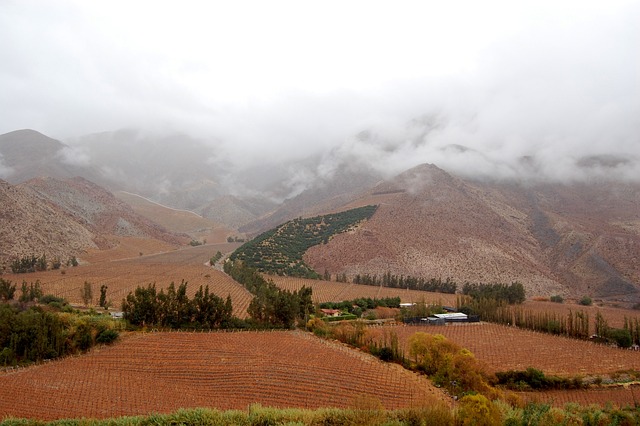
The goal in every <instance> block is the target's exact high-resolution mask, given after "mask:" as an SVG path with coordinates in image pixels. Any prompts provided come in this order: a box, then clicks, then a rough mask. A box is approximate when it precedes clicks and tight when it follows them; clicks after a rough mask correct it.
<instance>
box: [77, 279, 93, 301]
mask: <svg viewBox="0 0 640 426" xmlns="http://www.w3.org/2000/svg"><path fill="white" fill-rule="evenodd" d="M80 297H82V301H83V302H84V304H85V306H89V303H91V302H93V286H92V285H91V283H90V282H89V281H85V282H84V285H83V286H82V288H81V289H80Z"/></svg>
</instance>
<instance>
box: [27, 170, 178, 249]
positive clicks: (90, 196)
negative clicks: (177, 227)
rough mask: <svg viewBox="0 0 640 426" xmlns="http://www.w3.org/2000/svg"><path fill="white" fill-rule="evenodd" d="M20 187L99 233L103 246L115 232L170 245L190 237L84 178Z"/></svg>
mask: <svg viewBox="0 0 640 426" xmlns="http://www.w3.org/2000/svg"><path fill="white" fill-rule="evenodd" d="M20 187H21V188H23V189H24V190H25V191H32V193H33V194H34V195H35V196H36V197H38V198H40V199H41V200H42V201H43V202H48V203H50V204H52V205H54V206H56V207H57V208H58V209H59V210H60V211H61V212H63V213H65V214H66V215H68V216H69V217H71V218H73V220H75V221H76V222H78V223H79V224H81V225H83V226H84V227H86V228H87V229H89V230H90V231H91V232H92V233H93V234H94V235H95V236H96V237H95V238H94V241H95V242H96V244H97V245H98V246H99V247H100V248H106V247H107V246H109V244H110V243H108V242H107V240H106V239H105V238H104V237H105V236H112V235H113V236H122V237H137V238H147V239H155V240H160V241H164V242H167V243H170V244H180V243H184V242H185V240H186V239H187V237H186V236H184V235H183V236H179V235H176V234H173V233H171V232H169V231H167V230H166V229H165V228H163V227H161V226H160V225H158V224H156V223H154V222H152V221H150V220H149V219H147V218H145V217H143V216H141V215H139V214H137V213H135V212H134V211H133V209H132V208H131V207H130V206H129V205H128V204H125V203H124V202H122V201H120V200H118V199H117V198H116V197H115V196H114V195H113V194H112V193H110V192H109V191H107V190H105V189H104V188H102V187H100V186H98V185H96V184H94V183H92V182H90V181H88V180H86V179H84V178H81V177H75V178H71V179H65V180H59V179H54V178H36V179H32V180H29V181H27V182H25V183H24V184H21V185H20Z"/></svg>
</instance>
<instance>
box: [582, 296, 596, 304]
mask: <svg viewBox="0 0 640 426" xmlns="http://www.w3.org/2000/svg"><path fill="white" fill-rule="evenodd" d="M579 303H580V304H581V305H583V306H591V304H592V303H593V300H591V298H590V297H589V296H584V297H583V298H582V299H580V302H579Z"/></svg>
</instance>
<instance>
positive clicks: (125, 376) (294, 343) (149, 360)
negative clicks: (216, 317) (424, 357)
mask: <svg viewBox="0 0 640 426" xmlns="http://www.w3.org/2000/svg"><path fill="white" fill-rule="evenodd" d="M0 387H1V388H2V389H4V390H5V392H4V393H5V395H6V397H5V398H3V399H2V400H1V401H0V417H2V416H7V415H13V416H33V417H37V418H41V419H54V418H62V417H79V416H86V417H98V418H104V417H110V416H119V415H125V414H126V415H133V414H143V413H150V412H152V411H156V412H169V411H175V410H176V409H178V408H188V407H198V406H205V407H214V408H219V409H245V408H247V406H248V405H249V404H252V403H260V404H262V405H265V406H277V407H300V408H318V407H342V408H346V407H349V406H352V405H353V404H354V401H355V399H356V398H357V397H360V396H365V397H367V398H372V399H377V400H379V401H380V402H381V403H382V404H383V405H384V406H385V407H386V408H389V409H394V408H403V407H410V406H416V405H423V404H432V403H434V402H435V400H437V399H440V400H442V399H443V398H444V397H443V396H442V394H441V393H440V391H439V390H437V389H435V388H434V387H433V386H432V385H431V384H430V382H428V381H427V380H426V379H425V378H423V377H420V376H416V375H414V374H412V373H410V372H408V371H406V370H403V369H402V368H399V367H398V366H396V365H390V364H385V363H382V362H380V361H378V360H377V359H374V358H373V357H369V356H365V355H362V354H357V353H355V352H353V351H350V350H349V351H345V350H343V349H341V347H340V346H339V345H337V344H333V343H327V342H322V341H320V340H318V339H317V338H315V337H311V336H309V335H307V334H306V333H301V332H240V333H148V334H138V335H134V336H131V337H128V338H125V340H124V341H123V342H121V343H120V344H118V345H115V346H111V347H104V348H101V349H99V350H95V351H93V352H92V353H90V354H88V355H86V356H84V357H73V358H67V359H64V360H60V361H56V362H51V363H48V364H44V365H39V366H36V367H33V368H29V369H25V370H20V371H17V372H14V373H6V374H2V375H0ZM62 401H65V402H64V403H62Z"/></svg>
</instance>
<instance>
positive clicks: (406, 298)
mask: <svg viewBox="0 0 640 426" xmlns="http://www.w3.org/2000/svg"><path fill="white" fill-rule="evenodd" d="M265 277H266V278H268V279H272V280H273V282H274V283H275V284H276V285H277V286H278V287H280V288H283V289H286V290H290V291H293V290H299V289H301V288H302V286H307V287H311V288H312V289H313V299H314V301H315V302H320V303H322V302H339V301H342V300H353V299H357V298H360V297H370V298H372V299H374V298H378V299H379V298H384V297H400V300H401V302H402V303H416V302H422V301H424V302H425V303H427V304H430V303H439V304H443V305H447V306H455V304H456V295H455V294H445V293H432V292H427V291H417V290H406V289H405V290H403V289H401V288H389V287H380V286H369V285H361V284H352V283H338V282H334V281H319V280H309V279H304V278H295V277H280V276H276V275H266V276H265Z"/></svg>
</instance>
